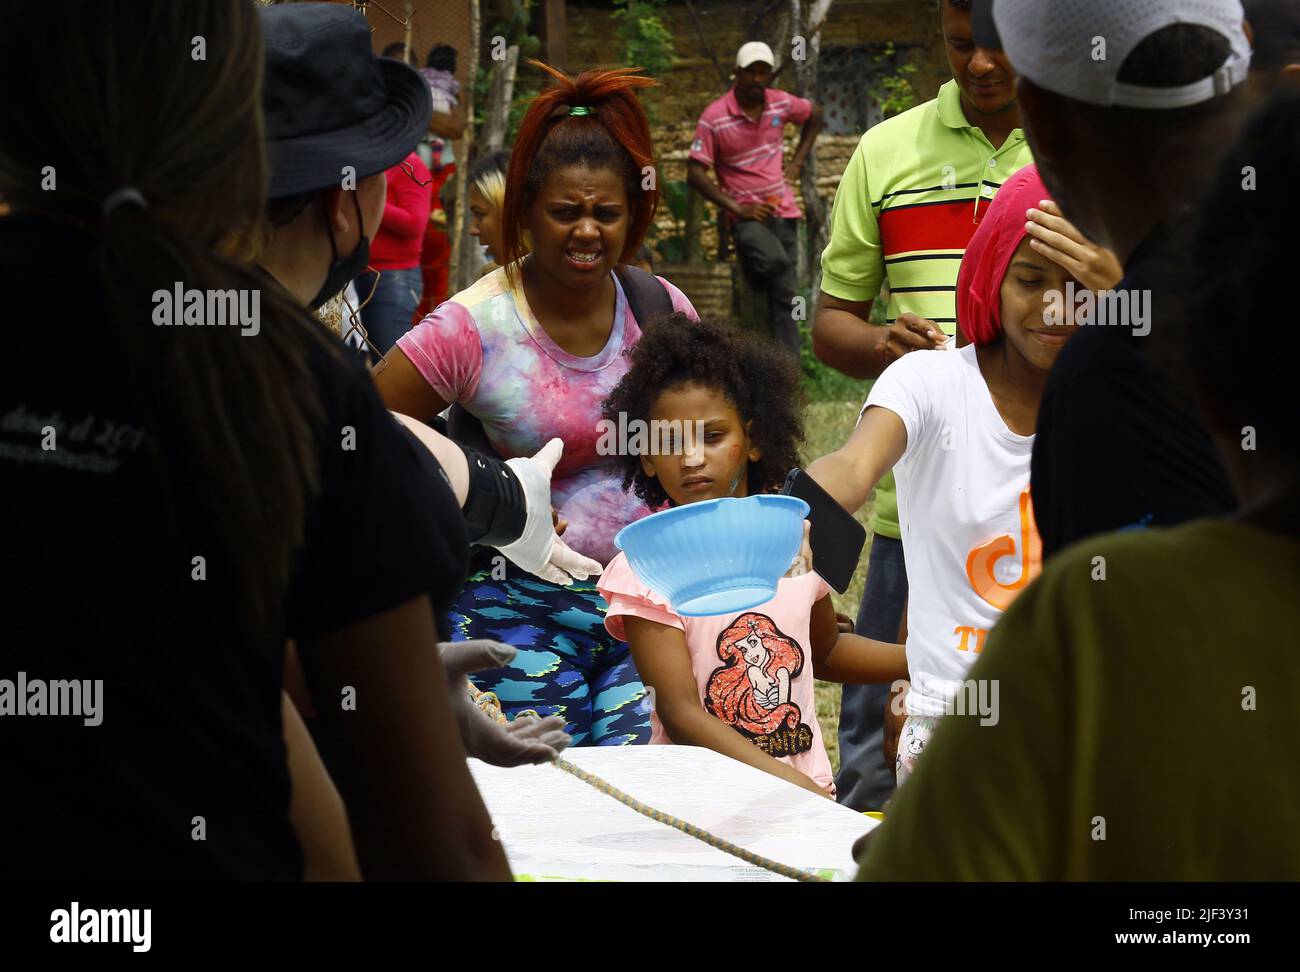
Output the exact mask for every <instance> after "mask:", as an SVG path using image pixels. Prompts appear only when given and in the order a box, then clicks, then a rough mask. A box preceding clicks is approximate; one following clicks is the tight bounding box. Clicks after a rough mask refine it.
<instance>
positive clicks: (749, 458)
mask: <svg viewBox="0 0 1300 972" xmlns="http://www.w3.org/2000/svg"><path fill="white" fill-rule="evenodd" d="M688 324H690V326H687V325H688ZM631 358H632V367H631V369H630V370H629V371H628V373H627V374H626V375H624V376H623V380H622V381H620V382H619V384H618V386H617V387H616V388H615V389H614V391H613V393H612V394H611V395H610V397H609V398H608V399H607V400H606V401H605V411H604V415H605V420H606V422H607V423H608V426H607V427H613V426H618V427H621V428H629V429H635V428H646V427H649V428H651V429H663V430H667V431H666V432H665V433H664V434H663V435H661V436H659V441H654V442H647V441H645V439H644V437H642V440H641V443H642V444H641V446H640V447H639V448H629V449H625V450H623V455H622V458H621V461H622V463H623V473H624V478H623V482H624V486H625V487H630V488H631V489H632V490H633V491H634V492H635V493H636V495H638V496H640V497H641V498H642V499H643V500H645V502H646V503H647V504H649V505H650V506H652V507H662V506H665V505H673V506H676V505H680V504H683V503H698V502H700V501H701V500H708V499H721V498H723V497H728V496H736V497H743V496H750V495H753V494H755V493H771V492H776V491H777V490H778V489H779V488H780V486H781V484H782V482H784V480H785V476H786V474H787V473H788V472H789V470H790V469H791V468H792V467H793V466H795V465H797V464H798V446H799V443H800V441H801V440H802V439H803V428H802V422H801V421H800V415H801V413H802V410H803V404H804V400H803V391H802V387H801V385H800V375H799V370H798V365H796V364H795V363H794V362H793V361H791V360H789V359H788V358H787V356H786V355H784V354H783V353H782V352H781V350H780V349H779V348H777V347H776V346H775V345H771V344H769V343H767V342H762V341H760V340H758V339H756V338H753V337H750V336H748V335H746V334H744V333H743V332H740V331H737V330H735V329H732V328H729V327H726V326H724V325H721V324H717V323H714V322H710V321H703V322H699V323H692V322H688V321H687V320H686V319H685V318H683V317H682V316H681V315H674V316H671V317H667V318H663V319H661V320H659V321H657V322H656V323H654V324H652V325H650V326H649V327H647V328H646V330H645V333H644V334H643V335H642V337H641V342H640V343H639V344H638V345H637V346H636V348H635V349H633V351H632V353H631ZM696 430H698V433H696ZM652 438H654V437H653V436H652ZM637 441H638V440H637V437H636V436H635V435H634V436H633V437H632V438H631V440H630V443H636V442H637ZM599 588H600V593H601V594H602V595H604V597H605V600H606V601H607V602H608V604H609V608H608V610H607V612H606V617H605V627H606V628H607V629H608V630H609V632H610V634H612V635H613V636H614V637H616V638H620V639H624V640H626V641H627V642H628V643H629V644H630V645H631V647H632V659H633V661H634V662H635V664H636V667H637V670H638V671H639V672H640V673H641V678H642V679H643V681H644V682H645V684H646V685H647V686H648V687H649V688H650V689H651V691H652V698H653V712H652V713H651V730H652V731H651V737H650V741H651V742H652V743H680V744H685V745H692V746H707V747H708V748H709V749H712V750H714V751H715V752H719V753H722V754H723V755H726V756H731V757H732V758H734V759H738V760H741V761H742V762H745V763H748V764H750V765H751V766H755V767H758V768H759V769H762V770H765V771H767V772H768V773H771V774H772V775H774V776H779V777H781V778H782V779H785V780H788V781H790V782H792V783H794V784H796V785H798V786H802V787H804V788H805V789H808V790H812V791H813V792H815V793H819V794H822V795H826V796H834V793H835V786H834V783H833V781H832V777H831V765H830V760H829V759H828V758H827V756H826V747H825V745H824V744H823V742H822V734H821V728H820V727H819V726H818V724H817V719H816V714H815V713H816V706H815V702H814V699H813V679H814V677H816V678H820V679H826V680H829V681H835V682H848V683H872V682H888V681H891V680H893V679H895V678H901V677H902V676H903V675H904V673H905V672H906V663H905V659H904V652H903V646H902V645H893V644H886V643H884V642H879V641H872V640H870V639H868V638H861V637H858V636H857V635H853V634H847V633H842V632H841V631H840V628H839V624H838V622H837V621H836V618H835V608H834V606H833V605H832V604H831V598H830V588H829V587H827V585H826V583H825V582H824V581H823V580H822V579H821V578H820V577H818V576H817V575H816V574H814V573H811V572H806V573H800V574H796V572H794V571H792V572H791V574H790V575H787V576H786V577H783V578H782V579H781V581H780V582H779V584H778V585H777V592H776V596H775V597H773V598H772V599H771V600H770V601H768V602H767V603H766V604H760V605H758V606H757V607H755V608H753V609H751V610H748V611H744V612H737V613H732V614H724V615H719V616H715V617H708V618H687V617H682V616H681V615H678V614H677V613H675V612H674V611H673V609H672V607H671V606H670V604H669V603H668V600H667V599H666V598H664V597H663V596H662V595H661V594H659V593H658V592H656V591H654V590H652V589H651V588H650V587H649V586H648V585H646V584H644V583H643V582H642V581H641V579H640V578H639V577H637V575H636V573H635V571H634V570H633V569H632V567H631V565H630V564H629V563H628V561H627V558H626V557H625V556H624V555H623V554H621V553H620V554H619V555H618V556H617V557H615V558H614V560H613V562H611V563H610V565H609V566H608V567H607V568H606V569H605V573H604V575H603V576H602V577H601V580H600V584H599ZM809 662H811V664H809Z"/></svg>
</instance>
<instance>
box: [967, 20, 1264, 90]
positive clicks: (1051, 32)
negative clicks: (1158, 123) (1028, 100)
mask: <svg viewBox="0 0 1300 972" xmlns="http://www.w3.org/2000/svg"><path fill="white" fill-rule="evenodd" d="M993 19H994V21H996V23H997V27H998V33H999V34H1000V35H1001V37H1002V46H1003V49H1004V50H1005V51H1006V54H1007V57H1008V59H1009V60H1010V61H1011V66H1012V67H1014V68H1015V70H1016V73H1017V74H1019V75H1021V76H1023V77H1026V78H1028V79H1029V80H1030V81H1032V82H1034V84H1036V85H1038V86H1039V87H1040V88H1044V89H1046V90H1048V91H1053V92H1055V93H1056V94H1059V95H1063V96H1065V97H1067V98H1073V99H1074V100H1075V101H1082V102H1086V103H1088V104H1092V105H1101V106H1103V107H1111V106H1112V105H1114V106H1120V107H1125V108H1166V109H1167V108H1185V107H1187V106H1189V105H1198V104H1200V103H1201V102H1204V101H1209V100H1210V99H1212V98H1217V97H1219V96H1220V95H1225V94H1227V93H1228V92H1229V91H1231V90H1232V89H1233V88H1235V87H1236V86H1237V85H1239V84H1241V83H1242V82H1243V81H1245V80H1246V74H1247V72H1248V71H1249V70H1250V42H1249V41H1248V40H1247V39H1246V31H1245V28H1244V27H1243V26H1242V22H1243V21H1244V20H1245V15H1244V14H1243V13H1242V9H1241V0H994V4H993ZM1174 24H1197V25H1200V26H1202V27H1208V28H1210V29H1211V30H1215V31H1217V32H1218V33H1220V34H1221V35H1223V37H1224V39H1225V40H1227V41H1228V44H1229V46H1230V47H1231V52H1230V53H1229V55H1228V58H1227V60H1226V61H1224V62H1223V65H1222V66H1221V67H1219V69H1218V70H1216V71H1215V72H1214V73H1213V74H1211V75H1210V76H1209V77H1206V78H1202V79H1201V80H1200V81H1195V82H1193V83H1191V84H1186V85H1179V86H1177V87H1167V88H1165V87H1160V88H1156V87H1148V86H1146V85H1136V84H1124V83H1122V82H1121V81H1120V80H1119V73H1120V69H1121V68H1122V67H1123V66H1124V61H1125V60H1126V59H1127V58H1128V56H1129V54H1131V53H1132V52H1133V50H1134V49H1135V48H1136V47H1137V46H1138V45H1139V44H1141V43H1142V42H1143V41H1144V40H1146V39H1147V38H1148V37H1150V36H1151V35H1152V34H1154V33H1155V32H1156V31H1158V30H1162V29H1163V28H1165V27H1169V26H1172V25H1174Z"/></svg>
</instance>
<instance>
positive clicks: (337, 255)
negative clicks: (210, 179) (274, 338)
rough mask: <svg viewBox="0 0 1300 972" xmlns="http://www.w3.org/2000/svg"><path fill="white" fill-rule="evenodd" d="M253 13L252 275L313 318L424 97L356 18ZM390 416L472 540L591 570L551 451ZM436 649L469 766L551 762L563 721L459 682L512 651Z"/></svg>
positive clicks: (363, 246) (476, 645) (295, 9)
mask: <svg viewBox="0 0 1300 972" xmlns="http://www.w3.org/2000/svg"><path fill="white" fill-rule="evenodd" d="M260 14H261V18H262V27H263V36H264V43H265V48H266V75H265V78H264V81H263V93H262V101H263V106H264V113H265V118H266V136H267V155H268V158H269V159H270V163H271V188H270V193H269V195H270V201H269V204H268V217H269V222H270V224H271V226H272V236H271V238H270V240H269V241H268V242H267V243H266V245H265V247H264V248H263V251H262V254H261V260H262V266H263V268H264V269H265V270H266V271H267V272H269V273H270V274H271V275H272V276H273V277H275V278H276V279H277V280H278V281H279V282H280V283H281V284H282V285H283V286H284V287H285V288H286V289H287V290H288V291H289V292H290V293H291V294H292V295H293V296H294V297H295V298H296V299H297V300H298V301H300V302H301V303H304V304H309V305H310V306H312V307H318V306H320V304H322V303H324V302H325V301H326V300H328V299H330V298H331V297H333V296H334V295H335V294H336V293H337V292H338V291H339V290H341V289H342V288H343V286H344V285H345V284H346V283H347V281H348V280H350V279H351V278H352V277H353V276H355V275H356V274H357V273H359V272H360V271H361V270H362V269H364V268H365V265H366V255H367V251H368V249H369V246H368V241H369V234H372V233H373V232H374V231H375V229H377V227H378V225H379V222H380V219H381V218H382V216H383V212H384V199H385V174H384V173H385V170H387V169H389V168H391V167H392V166H394V165H395V164H396V163H398V162H400V161H401V160H402V159H403V158H405V157H406V155H407V154H409V153H410V151H411V149H412V148H413V147H414V146H415V144H416V143H417V142H418V141H419V139H420V137H421V135H422V134H423V132H424V131H425V129H426V128H427V126H428V122H429V117H430V115H431V113H432V110H433V109H432V99H431V98H430V95H429V90H428V86H427V85H426V83H425V81H424V79H423V78H421V77H420V76H419V74H418V73H416V71H415V70H414V69H412V68H410V67H408V66H407V65H405V64H403V63H401V62H399V61H395V60H391V59H388V58H378V57H375V56H374V55H373V53H372V52H371V48H370V31H369V28H368V27H367V25H366V21H365V19H364V18H363V17H362V16H361V15H360V14H359V13H357V12H356V11H354V10H352V9H351V8H349V7H346V6H344V5H341V4H333V3H294V4H284V5H278V6H272V7H266V8H263V9H262V10H261V11H260ZM349 200H350V201H349ZM327 261H328V262H327ZM398 418H399V419H400V420H401V422H402V423H403V425H404V426H405V431H406V432H407V433H409V434H408V435H407V438H408V439H409V441H410V442H411V443H412V445H413V446H414V448H415V450H416V452H417V453H418V454H419V456H420V457H421V460H422V461H423V462H424V463H425V464H426V465H427V466H429V467H430V471H432V472H433V473H434V474H435V475H437V476H439V477H441V478H445V479H446V480H447V481H448V482H449V483H450V484H451V485H452V487H453V491H454V492H455V494H456V498H457V500H458V501H460V503H461V504H462V512H463V515H464V518H465V521H466V526H467V527H468V531H469V539H470V541H471V542H472V543H476V544H479V545H484V546H495V547H496V548H497V549H499V550H501V552H502V553H504V554H506V556H508V557H510V558H511V559H512V560H514V561H515V562H516V563H518V564H519V565H520V566H522V567H524V569H526V570H529V571H531V572H533V573H536V574H539V575H540V576H544V577H547V578H548V579H553V580H556V581H557V582H561V583H562V582H563V581H564V580H566V579H568V578H569V576H570V575H571V574H572V575H573V576H577V577H579V579H582V578H585V577H586V576H587V575H588V574H590V573H598V572H599V571H600V565H599V564H598V563H596V562H595V561H590V560H588V559H587V558H585V557H581V556H579V555H578V554H576V553H574V552H573V551H571V550H569V548H568V547H567V546H566V545H565V544H564V543H563V541H561V540H560V539H559V538H558V537H557V536H556V534H555V531H554V527H553V525H552V518H551V502H550V474H551V470H552V468H553V467H554V464H555V462H556V461H557V460H558V458H559V456H560V454H561V451H562V443H560V442H559V440H554V441H552V442H551V443H550V444H548V445H547V447H546V448H545V449H543V450H542V452H540V453H539V454H538V456H536V457H534V458H522V459H512V460H510V462H509V463H505V462H502V461H501V460H500V459H498V458H497V457H495V456H482V455H479V454H477V453H474V452H471V451H469V450H465V449H462V447H460V446H459V445H457V444H456V443H455V442H453V441H452V440H450V439H448V438H446V437H445V436H442V435H439V434H438V433H437V432H435V431H434V430H433V429H431V428H429V427H427V426H425V425H422V424H421V423H418V422H415V421H414V420H411V419H408V418H406V417H405V416H398ZM417 440H418V441H417ZM441 650H442V655H443V660H444V663H445V665H446V668H447V674H448V678H449V680H450V681H452V682H453V683H454V687H455V688H458V689H459V688H463V689H464V691H454V692H453V696H454V698H453V703H454V705H453V711H454V712H455V714H456V716H457V722H458V726H459V728H460V730H461V737H462V741H463V743H464V744H465V747H466V749H467V751H468V752H469V754H470V755H473V756H477V757H478V758H480V759H483V760H485V761H487V762H490V763H495V764H497V765H507V766H508V765H517V764H520V763H526V762H537V761H544V760H547V759H551V758H554V756H555V755H556V754H557V753H558V752H559V751H560V750H562V749H564V748H565V746H566V745H567V744H568V736H567V734H566V733H565V732H564V720H563V719H557V718H547V719H527V718H526V719H517V720H515V721H514V722H512V723H510V724H509V725H502V724H500V723H498V722H495V721H492V720H491V719H489V718H487V717H486V716H485V715H484V714H483V712H482V711H481V710H480V709H479V708H478V707H477V706H475V705H473V704H468V702H469V694H468V685H467V684H466V680H465V674H466V673H467V672H469V671H475V670H479V669H482V668H495V667H498V666H499V665H501V664H502V663H503V661H508V660H509V658H510V657H513V654H514V649H512V648H510V647H508V646H506V645H501V644H497V643H496V642H490V641H482V640H479V641H470V642H458V643H456V644H444V645H443V646H442V648H441ZM304 701H305V700H304Z"/></svg>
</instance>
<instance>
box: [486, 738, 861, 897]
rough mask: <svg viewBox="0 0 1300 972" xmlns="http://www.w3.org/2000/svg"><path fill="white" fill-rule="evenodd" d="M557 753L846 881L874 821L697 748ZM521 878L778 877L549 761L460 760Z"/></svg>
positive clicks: (723, 831) (698, 821)
mask: <svg viewBox="0 0 1300 972" xmlns="http://www.w3.org/2000/svg"><path fill="white" fill-rule="evenodd" d="M564 756H565V758H566V759H568V760H569V761H570V762H572V763H573V764H574V765H576V766H578V767H580V768H581V769H583V770H586V771H587V772H589V773H594V774H595V775H597V776H599V777H601V778H602V779H604V780H605V781H606V782H608V783H611V784H613V785H614V786H616V787H618V788H619V789H620V790H622V791H623V792H624V793H627V794H628V795H629V796H632V797H635V798H636V799H637V800H640V801H641V802H642V803H645V804H648V805H649V806H651V807H654V808H655V809H657V810H661V811H663V812H665V813H668V814H672V815H673V816H676V817H680V818H681V819H682V820H685V821H687V822H689V823H693V824H695V825H696V826H698V827H701V828H703V829H704V830H707V831H709V832H710V833H712V834H714V835H716V836H718V837H722V838H724V839H726V840H729V841H731V842H732V843H733V844H738V845H740V846H741V847H743V848H745V849H746V850H749V851H753V852H755V853H757V854H761V855H763V856H764V857H768V858H771V859H773V860H775V861H779V862H780V863H782V864H788V865H790V866H792V867H797V868H800V869H801V870H807V871H813V872H819V873H821V874H823V875H824V876H827V877H830V878H832V879H833V880H845V879H849V878H852V876H853V874H854V872H855V870H856V868H855V865H854V863H853V857H852V854H851V848H852V846H853V842H854V841H855V840H857V838H859V837H861V836H862V835H863V834H864V833H866V832H867V831H868V830H870V829H872V828H873V827H875V826H876V821H875V820H873V819H872V818H870V817H866V816H864V815H862V814H860V813H857V812H855V811H853V810H849V809H848V808H846V807H841V806H839V805H837V804H835V803H832V802H831V801H830V800H827V799H825V798H822V797H818V796H817V795H816V794H814V793H810V792H808V791H806V790H802V789H800V788H799V787H797V786H794V785H793V784H791V783H787V782H785V781H784V780H781V779H778V778H777V777H775V776H771V775H769V774H767V773H764V772H762V771H761V770H757V769H754V768H753V767H750V766H746V765H745V764H744V763H739V762H737V761H735V760H733V759H729V758H728V757H726V756H722V755H720V754H718V753H715V752H713V751H712V750H709V749H701V748H699V747H695V746H607V747H600V746H596V747H587V748H582V749H575V750H569V751H568V752H566V753H565V754H564ZM469 765H470V771H471V772H472V773H473V775H474V779H475V781H476V782H477V783H478V787H479V790H480V792H481V793H482V794H483V799H484V801H485V802H486V803H487V808H488V812H489V813H490V814H491V815H492V820H493V823H494V824H495V826H496V828H497V831H498V835H499V837H500V839H501V841H502V843H503V845H504V847H505V851H506V855H507V857H508V858H509V860H510V866H511V870H512V871H513V872H514V873H515V875H516V876H517V877H519V878H521V879H525V880H527V879H533V880H597V881H601V880H605V881H781V880H786V879H785V878H782V877H780V876H779V875H777V874H774V873H772V872H770V871H767V870H764V869H762V868H760V867H757V866H754V865H751V864H748V863H746V862H745V861H742V860H741V859H740V858H738V857H733V856H732V855H730V854H727V853H725V852H723V851H721V850H717V849H716V848H713V847H710V846H709V845H708V844H705V843H704V842H703V841H700V840H698V839H696V838H694V837H691V836H688V835H687V834H684V833H682V832H680V831H678V830H674V829H673V828H671V827H669V826H668V825H666V824H663V823H659V822H657V821H655V820H651V819H650V818H649V817H646V816H643V815H642V814H639V813H637V812H636V811H635V810H632V809H631V808H630V807H626V806H624V805H623V804H621V803H619V802H618V801H617V800H615V799H614V798H613V797H612V796H609V795H607V794H605V793H602V792H600V791H599V790H597V789H595V788H593V787H592V786H590V785H589V784H587V783H585V782H583V781H582V780H579V779H578V778H577V777H575V776H573V775H571V774H569V773H566V772H563V771H562V770H560V769H558V768H557V767H555V766H552V765H549V764H547V765H542V766H525V767H519V768H516V769H501V768H499V767H495V766H488V765H487V764H485V763H481V762H479V761H478V760H475V759H471V760H470V761H469Z"/></svg>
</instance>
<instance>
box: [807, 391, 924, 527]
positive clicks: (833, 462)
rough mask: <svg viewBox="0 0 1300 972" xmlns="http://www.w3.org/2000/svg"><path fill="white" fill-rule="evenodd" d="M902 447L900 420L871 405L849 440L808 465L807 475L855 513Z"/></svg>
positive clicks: (904, 432) (904, 437)
mask: <svg viewBox="0 0 1300 972" xmlns="http://www.w3.org/2000/svg"><path fill="white" fill-rule="evenodd" d="M906 449H907V427H906V426H904V425H903V420H902V419H901V418H899V417H898V415H897V414H895V413H894V412H891V411H890V410H889V409H887V408H882V407H880V406H878V405H873V406H872V407H871V408H869V409H867V411H866V413H865V414H864V415H863V416H862V418H861V419H859V420H858V426H857V428H856V429H854V430H853V434H852V435H850V436H849V441H848V442H846V443H844V445H842V446H840V447H839V448H838V449H836V450H835V451H834V452H832V453H831V454H830V455H827V456H822V457H821V458H820V459H818V460H817V461H816V462H814V463H813V464H812V465H810V466H809V467H808V475H810V476H812V478H813V479H815V480H816V481H817V484H818V485H819V486H821V488H822V489H824V490H826V492H828V493H830V494H831V495H832V496H834V497H835V501H836V502H837V503H839V504H840V506H842V507H844V508H845V509H846V510H848V511H849V512H850V513H856V512H857V511H858V510H860V509H862V505H863V504H864V503H866V501H867V497H869V496H870V495H871V491H872V490H873V489H875V488H876V483H878V482H880V480H881V477H883V476H884V475H885V473H887V472H889V470H891V469H893V468H894V463H896V462H898V460H899V459H901V458H902V457H903V452H904V450H906Z"/></svg>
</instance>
